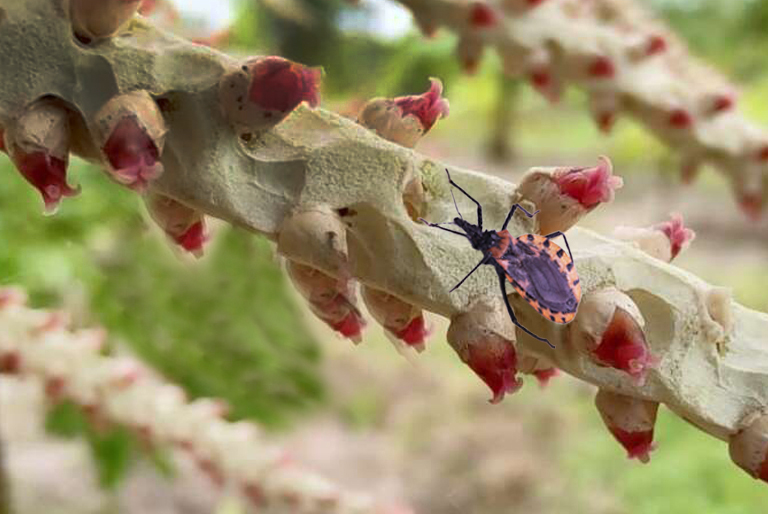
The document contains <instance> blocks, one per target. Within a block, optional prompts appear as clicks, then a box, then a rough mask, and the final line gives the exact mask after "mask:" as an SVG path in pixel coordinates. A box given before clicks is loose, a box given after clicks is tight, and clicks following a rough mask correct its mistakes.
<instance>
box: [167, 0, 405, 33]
mask: <svg viewBox="0 0 768 514" xmlns="http://www.w3.org/2000/svg"><path fill="white" fill-rule="evenodd" d="M171 1H172V2H173V3H174V4H175V5H176V8H177V9H178V10H179V11H181V12H182V13H184V14H186V15H187V16H189V17H193V18H197V19H199V20H205V21H206V25H207V27H206V28H208V29H209V30H211V31H215V30H217V29H221V28H224V27H226V26H228V25H229V24H230V23H231V21H232V17H233V16H234V5H235V2H233V1H232V0H171ZM360 4H361V6H362V7H364V8H366V12H365V15H363V16H346V17H344V18H343V19H342V20H341V26H342V27H344V28H346V29H348V30H363V31H366V32H372V33H374V34H377V35H379V36H381V37H385V38H388V37H399V36H401V35H402V34H403V33H405V32H406V31H408V30H409V29H410V28H411V15H410V14H409V13H408V11H407V10H406V9H405V8H403V7H402V6H400V5H398V4H395V3H394V2H391V1H389V0H362V1H361V2H360Z"/></svg>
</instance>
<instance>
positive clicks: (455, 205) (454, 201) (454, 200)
mask: <svg viewBox="0 0 768 514" xmlns="http://www.w3.org/2000/svg"><path fill="white" fill-rule="evenodd" d="M448 178H450V175H448ZM449 187H450V190H451V198H453V206H454V207H456V212H458V213H459V218H461V219H464V216H462V215H461V211H460V210H459V206H458V205H457V204H456V197H455V196H454V195H453V187H452V186H449Z"/></svg>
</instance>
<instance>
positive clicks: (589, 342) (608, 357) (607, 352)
mask: <svg viewBox="0 0 768 514" xmlns="http://www.w3.org/2000/svg"><path fill="white" fill-rule="evenodd" d="M644 325H645V321H644V320H643V317H642V314H641V313H640V310H639V309H638V308H637V306H636V305H635V303H634V302H633V301H632V299H631V298H630V297H629V296H627V295H626V294H624V293H622V292H621V291H619V290H618V289H615V288H612V287H609V288H606V289H602V290H599V291H593V292H591V293H590V294H588V295H585V297H584V298H583V299H582V300H581V304H580V305H579V315H578V316H577V317H576V319H575V320H574V322H573V323H571V324H570V326H569V329H570V330H571V331H572V332H571V340H572V343H573V345H574V346H575V347H576V348H577V349H579V350H580V351H582V352H585V353H587V354H588V355H590V356H591V357H592V359H593V360H594V361H595V362H596V363H597V364H598V365H601V366H608V367H612V368H615V369H618V370H621V371H623V372H625V373H627V374H629V375H630V377H632V379H633V381H634V383H635V384H636V385H637V386H642V385H643V384H644V383H645V377H646V374H647V373H648V370H649V369H651V368H653V367H655V366H656V365H657V364H658V358H656V357H655V356H653V355H651V353H650V348H649V347H648V343H647V342H646V340H645V335H644V334H643V326H644Z"/></svg>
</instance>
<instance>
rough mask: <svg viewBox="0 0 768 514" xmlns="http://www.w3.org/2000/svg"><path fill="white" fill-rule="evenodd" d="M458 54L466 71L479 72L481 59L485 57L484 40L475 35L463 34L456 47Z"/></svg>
mask: <svg viewBox="0 0 768 514" xmlns="http://www.w3.org/2000/svg"><path fill="white" fill-rule="evenodd" d="M456 55H457V56H458V57H459V62H460V63H461V68H462V69H463V70H464V72H465V73H467V74H468V75H474V74H475V73H477V70H478V68H479V67H480V59H482V57H483V41H482V40H481V39H480V38H479V37H477V36H474V35H468V34H465V35H463V36H461V37H460V38H459V43H458V45H457V47H456Z"/></svg>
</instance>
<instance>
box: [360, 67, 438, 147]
mask: <svg viewBox="0 0 768 514" xmlns="http://www.w3.org/2000/svg"><path fill="white" fill-rule="evenodd" d="M430 84H431V86H430V88H429V91H427V92H426V93H424V94H421V95H412V96H401V97H397V98H394V99H391V100H390V99H387V98H374V99H373V100H371V101H370V102H368V103H366V104H365V106H364V107H363V109H362V110H361V111H360V115H359V116H358V123H360V124H361V125H363V126H364V127H367V128H369V129H372V130H374V131H375V132H376V133H377V134H378V135H379V136H381V137H383V138H384V139H387V140H388V141H392V142H393V143H397V144H399V145H402V146H405V147H407V148H413V147H414V146H416V143H417V142H418V141H419V140H420V139H421V138H422V137H423V136H424V135H425V134H426V133H427V132H429V130H430V129H431V128H432V126H433V125H434V124H435V122H436V121H437V119H438V118H445V117H447V116H448V112H449V110H448V100H446V99H445V98H443V97H442V92H443V84H442V83H441V82H440V80H438V79H435V78H433V79H430Z"/></svg>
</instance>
